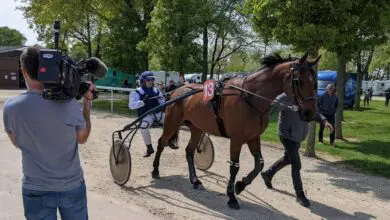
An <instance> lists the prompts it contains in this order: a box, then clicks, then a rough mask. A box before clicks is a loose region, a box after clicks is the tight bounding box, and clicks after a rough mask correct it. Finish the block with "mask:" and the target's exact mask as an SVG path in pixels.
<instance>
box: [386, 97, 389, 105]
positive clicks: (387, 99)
mask: <svg viewBox="0 0 390 220" xmlns="http://www.w3.org/2000/svg"><path fill="white" fill-rule="evenodd" d="M389 99H390V97H386V101H385V106H389Z"/></svg>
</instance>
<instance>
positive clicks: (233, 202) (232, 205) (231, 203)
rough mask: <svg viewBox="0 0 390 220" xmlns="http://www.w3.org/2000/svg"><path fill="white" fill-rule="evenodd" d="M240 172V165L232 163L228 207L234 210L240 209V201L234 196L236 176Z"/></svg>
mask: <svg viewBox="0 0 390 220" xmlns="http://www.w3.org/2000/svg"><path fill="white" fill-rule="evenodd" d="M239 170H240V163H235V162H232V163H231V164H230V179H229V183H228V187H227V196H228V197H229V202H228V205H229V207H230V208H232V209H240V206H239V205H238V201H237V199H236V197H235V196H234V182H235V181H236V176H237V173H238V171H239Z"/></svg>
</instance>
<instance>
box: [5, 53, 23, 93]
mask: <svg viewBox="0 0 390 220" xmlns="http://www.w3.org/2000/svg"><path fill="white" fill-rule="evenodd" d="M24 48H25V47H24V46H14V47H0V89H19V88H25V87H26V86H25V83H24V78H23V76H22V72H21V71H20V64H19V57H20V54H22V52H23V50H24Z"/></svg>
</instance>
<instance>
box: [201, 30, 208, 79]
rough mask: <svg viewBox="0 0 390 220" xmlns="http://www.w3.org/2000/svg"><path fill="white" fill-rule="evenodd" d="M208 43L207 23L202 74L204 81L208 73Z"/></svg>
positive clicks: (204, 36)
mask: <svg viewBox="0 0 390 220" xmlns="http://www.w3.org/2000/svg"><path fill="white" fill-rule="evenodd" d="M208 44H209V38H208V34H207V24H205V25H204V27H203V74H202V82H204V81H206V80H207V73H208V49H209V47H208Z"/></svg>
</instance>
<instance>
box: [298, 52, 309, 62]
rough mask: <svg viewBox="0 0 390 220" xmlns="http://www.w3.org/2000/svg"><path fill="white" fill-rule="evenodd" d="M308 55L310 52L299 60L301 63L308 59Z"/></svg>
mask: <svg viewBox="0 0 390 220" xmlns="http://www.w3.org/2000/svg"><path fill="white" fill-rule="evenodd" d="M307 56H308V53H305V55H303V57H302V58H301V59H300V60H299V63H304V62H305V61H306V59H307Z"/></svg>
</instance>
